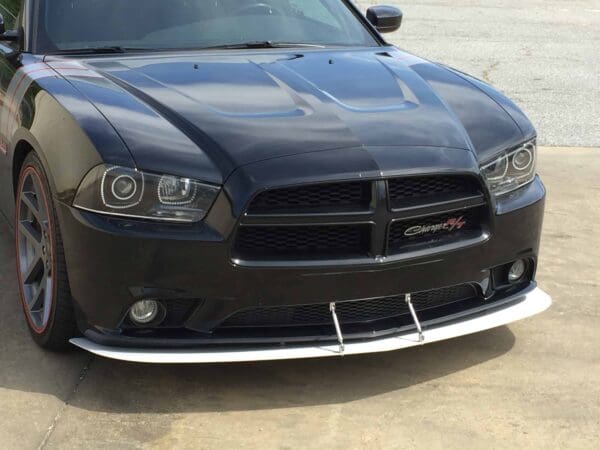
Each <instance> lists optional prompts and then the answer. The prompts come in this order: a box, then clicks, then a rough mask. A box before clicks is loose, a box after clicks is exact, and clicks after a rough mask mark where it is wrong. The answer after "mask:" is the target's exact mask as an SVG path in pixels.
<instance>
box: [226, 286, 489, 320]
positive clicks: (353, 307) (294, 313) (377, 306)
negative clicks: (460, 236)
mask: <svg viewBox="0 0 600 450" xmlns="http://www.w3.org/2000/svg"><path fill="white" fill-rule="evenodd" d="M411 297H412V303H413V305H414V307H415V309H416V310H417V311H424V310H428V309H431V308H436V307H441V306H444V305H448V304H450V303H454V302H459V301H462V300H466V299H471V298H475V297H477V290H476V289H475V287H474V286H473V285H471V284H461V285H457V286H451V287H447V288H442V289H434V290H430V291H424V292H418V293H415V294H412V296H411ZM336 312H337V315H338V318H339V320H340V322H341V323H342V324H346V325H347V324H357V323H368V322H373V321H377V320H383V319H389V318H394V317H399V316H403V315H407V314H409V313H410V312H409V310H408V307H407V305H406V302H405V300H404V295H399V296H393V297H381V298H375V299H369V300H354V301H346V302H339V303H336ZM332 324H333V322H332V319H331V312H330V311H329V305H328V304H327V303H319V304H311V305H297V306H278V307H264V308H252V309H246V310H243V311H239V312H237V313H236V314H234V315H233V316H230V317H229V318H228V319H227V320H226V321H225V322H224V323H222V324H221V325H220V327H219V328H239V327H290V326H318V325H332Z"/></svg>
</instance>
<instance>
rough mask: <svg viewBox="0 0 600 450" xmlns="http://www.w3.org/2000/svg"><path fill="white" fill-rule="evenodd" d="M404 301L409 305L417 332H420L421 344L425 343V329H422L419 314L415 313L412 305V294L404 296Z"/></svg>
mask: <svg viewBox="0 0 600 450" xmlns="http://www.w3.org/2000/svg"><path fill="white" fill-rule="evenodd" d="M404 300H405V301H406V304H407V305H408V309H409V310H410V315H411V316H412V318H413V320H414V322H415V325H416V326H417V331H418V332H419V342H424V341H425V336H423V328H421V322H419V318H418V317H417V312H416V311H415V307H414V306H413V304H412V301H411V297H410V294H406V295H405V296H404Z"/></svg>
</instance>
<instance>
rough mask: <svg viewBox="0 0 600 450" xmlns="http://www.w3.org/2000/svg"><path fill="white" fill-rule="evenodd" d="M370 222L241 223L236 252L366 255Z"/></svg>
mask: <svg viewBox="0 0 600 450" xmlns="http://www.w3.org/2000/svg"><path fill="white" fill-rule="evenodd" d="M369 238H370V226H368V225H324V226H321V225H312V226H242V227H240V229H239V232H238V236H237V240H236V253H237V254H238V255H240V256H242V257H250V258H252V257H254V256H257V257H269V256H276V257H322V256H325V257H327V256H336V257H340V256H348V257H349V256H364V255H365V254H367V253H368V250H369Z"/></svg>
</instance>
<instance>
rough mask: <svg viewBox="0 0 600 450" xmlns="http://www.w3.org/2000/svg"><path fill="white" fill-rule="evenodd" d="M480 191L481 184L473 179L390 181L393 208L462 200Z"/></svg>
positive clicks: (399, 179) (402, 179)
mask: <svg viewBox="0 0 600 450" xmlns="http://www.w3.org/2000/svg"><path fill="white" fill-rule="evenodd" d="M480 189H481V188H480V186H479V182H478V181H477V180H476V179H474V178H472V177H459V176H435V177H434V176H427V177H405V178H393V179H391V180H389V181H388V190H389V196H390V204H391V206H392V208H402V207H409V206H414V205H416V204H419V203H425V204H426V203H432V202H434V201H446V200H455V199H460V198H462V197H468V196H471V195H477V194H480V193H481V191H480Z"/></svg>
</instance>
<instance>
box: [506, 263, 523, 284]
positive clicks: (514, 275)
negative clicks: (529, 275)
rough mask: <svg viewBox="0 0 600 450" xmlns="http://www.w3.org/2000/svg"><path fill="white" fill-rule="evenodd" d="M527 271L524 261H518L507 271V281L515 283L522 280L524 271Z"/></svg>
mask: <svg viewBox="0 0 600 450" xmlns="http://www.w3.org/2000/svg"><path fill="white" fill-rule="evenodd" d="M526 270H527V264H526V263H525V261H524V260H522V259H519V260H517V261H515V262H514V263H513V265H512V266H510V270H509V271H508V281H509V282H510V283H515V282H517V281H519V280H520V279H521V278H523V275H525V271H526Z"/></svg>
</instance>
